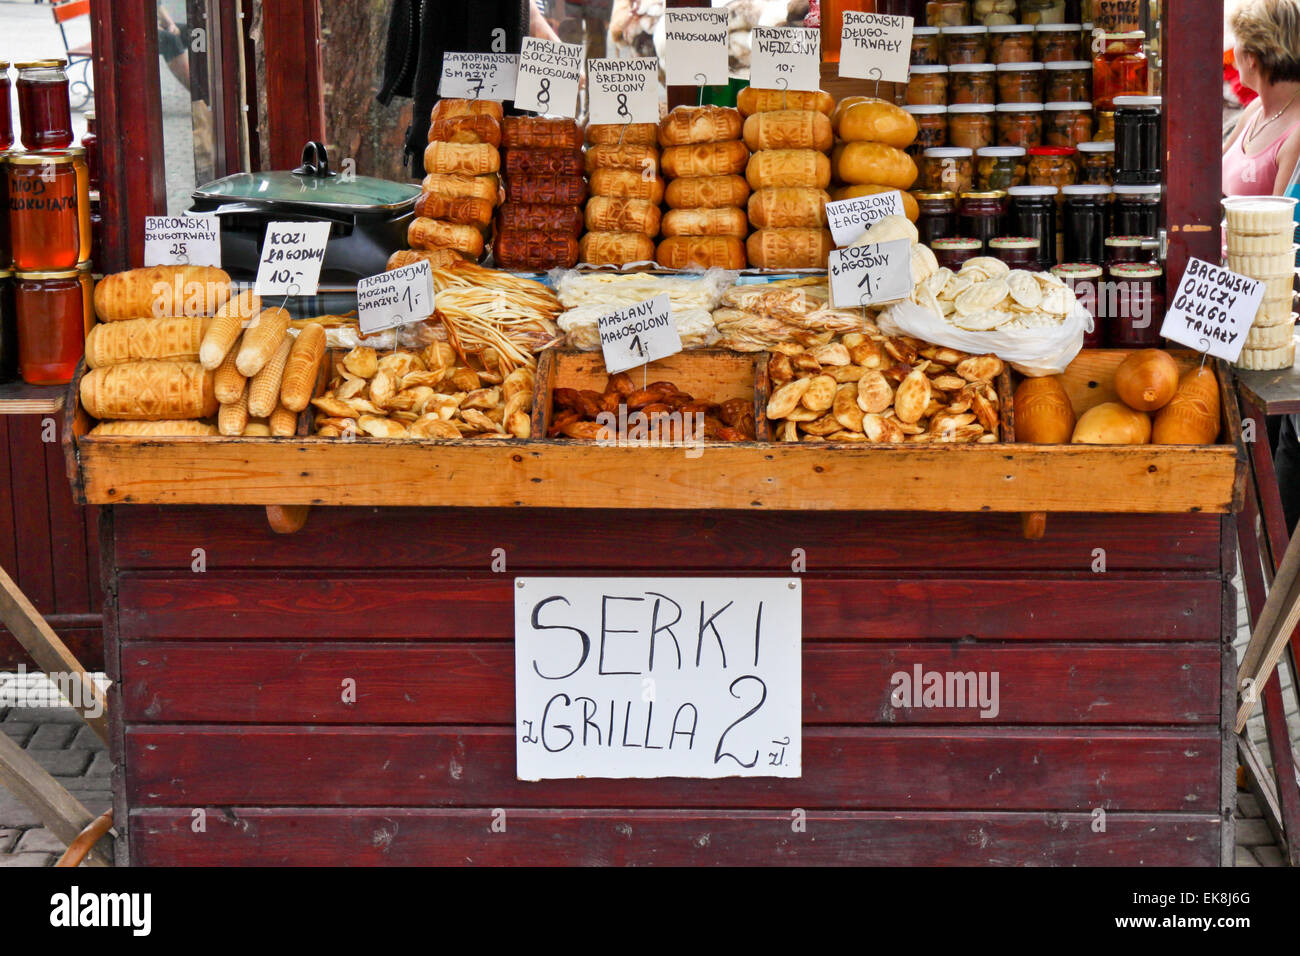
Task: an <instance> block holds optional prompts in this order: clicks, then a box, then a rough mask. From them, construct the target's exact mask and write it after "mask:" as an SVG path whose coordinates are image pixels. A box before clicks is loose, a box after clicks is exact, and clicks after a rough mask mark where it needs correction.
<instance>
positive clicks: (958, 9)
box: [925, 0, 970, 27]
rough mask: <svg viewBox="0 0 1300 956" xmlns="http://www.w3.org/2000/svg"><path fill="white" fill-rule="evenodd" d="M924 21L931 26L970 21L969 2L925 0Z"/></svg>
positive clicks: (948, 25)
mask: <svg viewBox="0 0 1300 956" xmlns="http://www.w3.org/2000/svg"><path fill="white" fill-rule="evenodd" d="M925 22H926V25H927V26H932V27H953V26H960V25H962V24H965V23H970V3H969V2H968V0H926V4H925Z"/></svg>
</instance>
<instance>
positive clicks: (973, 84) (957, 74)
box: [948, 63, 998, 106]
mask: <svg viewBox="0 0 1300 956" xmlns="http://www.w3.org/2000/svg"><path fill="white" fill-rule="evenodd" d="M996 70H997V67H996V66H994V65H993V64H992V63H958V64H955V65H954V66H950V67H948V104H949V105H950V106H953V105H956V104H959V103H981V104H984V105H986V106H992V105H993V104H994V103H996V102H997V99H998V97H997V88H996V85H995V82H994V78H995V76H996Z"/></svg>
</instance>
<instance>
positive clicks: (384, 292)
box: [357, 260, 434, 335]
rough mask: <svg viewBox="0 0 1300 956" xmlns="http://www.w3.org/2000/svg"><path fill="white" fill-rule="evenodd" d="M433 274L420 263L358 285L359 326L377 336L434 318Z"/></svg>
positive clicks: (369, 279)
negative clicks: (385, 331)
mask: <svg viewBox="0 0 1300 956" xmlns="http://www.w3.org/2000/svg"><path fill="white" fill-rule="evenodd" d="M433 309H434V300H433V273H432V272H430V271H429V263H428V262H425V261H423V260H422V261H420V262H416V263H413V264H412V265H409V266H403V267H402V268H400V269H394V270H392V271H391V272H381V273H379V275H377V276H369V277H367V278H365V279H362V280H361V281H360V282H358V283H357V324H358V325H359V326H360V327H361V334H362V335H373V334H374V333H375V332H382V331H384V330H385V329H394V328H397V327H398V326H399V325H406V324H407V323H408V322H422V321H423V320H425V319H427V318H428V317H429V316H430V315H432V314H433Z"/></svg>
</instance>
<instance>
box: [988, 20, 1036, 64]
mask: <svg viewBox="0 0 1300 956" xmlns="http://www.w3.org/2000/svg"><path fill="white" fill-rule="evenodd" d="M1033 58H1034V28H1033V26H1032V25H1031V24H1028V23H1008V24H1004V25H1001V26H991V27H989V62H990V63H1026V62H1028V61H1030V60H1032V59H1033Z"/></svg>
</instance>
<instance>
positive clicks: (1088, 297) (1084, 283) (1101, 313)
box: [1051, 262, 1106, 349]
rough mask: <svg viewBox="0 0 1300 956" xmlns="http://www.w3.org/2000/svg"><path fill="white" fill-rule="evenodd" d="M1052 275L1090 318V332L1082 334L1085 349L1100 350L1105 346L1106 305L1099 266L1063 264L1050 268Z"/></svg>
mask: <svg viewBox="0 0 1300 956" xmlns="http://www.w3.org/2000/svg"><path fill="white" fill-rule="evenodd" d="M1051 271H1052V275H1054V276H1056V278H1058V279H1060V280H1061V281H1062V282H1064V283H1065V284H1066V286H1068V287H1069V289H1070V291H1071V292H1073V293H1074V297H1075V299H1076V300H1077V301H1078V303H1079V305H1080V306H1081V307H1082V308H1083V309H1084V310H1085V311H1086V312H1087V313H1088V314H1089V315H1090V316H1092V330H1091V331H1090V332H1086V333H1084V336H1083V347H1084V348H1085V349H1096V348H1101V347H1102V346H1103V345H1105V344H1106V328H1105V325H1104V324H1103V322H1102V320H1103V319H1105V318H1106V308H1105V306H1106V303H1105V300H1104V296H1103V295H1102V289H1101V284H1102V283H1101V275H1102V269H1101V266H1098V265H1093V264H1092V263H1090V262H1065V263H1062V264H1061V265H1059V266H1052V270H1051Z"/></svg>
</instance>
